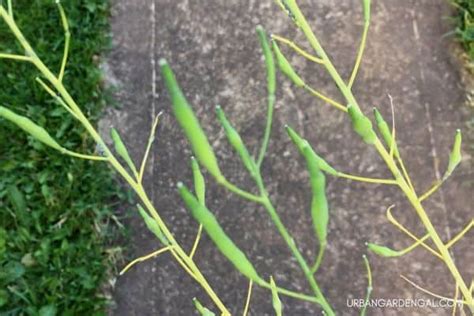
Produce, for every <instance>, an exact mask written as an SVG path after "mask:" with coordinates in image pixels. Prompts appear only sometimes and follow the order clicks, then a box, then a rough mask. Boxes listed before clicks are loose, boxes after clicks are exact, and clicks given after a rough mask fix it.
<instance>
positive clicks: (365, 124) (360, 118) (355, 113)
mask: <svg viewBox="0 0 474 316" xmlns="http://www.w3.org/2000/svg"><path fill="white" fill-rule="evenodd" d="M347 111H348V113H349V116H350V118H351V121H352V127H353V128H354V131H355V132H356V133H357V134H359V136H360V137H362V139H363V140H364V142H366V143H367V144H373V143H374V142H375V139H376V138H377V136H376V135H375V132H374V130H373V129H372V122H371V121H370V120H369V118H368V117H366V116H365V115H364V114H363V113H362V112H360V110H358V109H357V108H355V107H354V106H352V105H349V106H348V107H347Z"/></svg>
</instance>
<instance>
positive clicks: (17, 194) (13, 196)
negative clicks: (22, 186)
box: [8, 185, 26, 214]
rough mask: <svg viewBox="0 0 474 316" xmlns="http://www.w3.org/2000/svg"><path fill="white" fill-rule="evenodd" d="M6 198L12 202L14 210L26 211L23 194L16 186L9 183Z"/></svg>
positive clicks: (21, 212)
mask: <svg viewBox="0 0 474 316" xmlns="http://www.w3.org/2000/svg"><path fill="white" fill-rule="evenodd" d="M8 198H9V199H10V202H11V203H12V205H13V207H14V208H15V211H16V212H18V213H20V214H23V213H25V212H26V201H25V196H24V195H23V193H21V191H20V190H19V189H18V187H17V186H15V185H10V186H9V187H8Z"/></svg>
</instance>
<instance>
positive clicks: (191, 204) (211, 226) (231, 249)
mask: <svg viewBox="0 0 474 316" xmlns="http://www.w3.org/2000/svg"><path fill="white" fill-rule="evenodd" d="M178 190H179V193H180V194H181V198H182V199H183V201H184V203H185V204H186V206H187V208H188V209H189V210H190V211H191V214H192V215H193V217H194V218H195V219H196V220H197V221H198V222H199V223H200V224H201V225H202V227H203V228H204V230H205V231H206V233H207V234H208V235H209V237H210V238H211V239H212V241H213V242H214V244H215V245H216V246H217V248H218V249H219V250H220V252H221V253H222V254H223V255H224V256H225V257H226V258H227V259H228V260H229V261H230V262H231V263H232V264H233V265H234V266H235V267H236V268H237V270H238V271H240V273H242V274H243V275H244V276H246V277H247V278H249V279H251V280H253V281H254V282H257V283H258V284H260V283H261V282H262V279H261V278H260V277H259V276H258V274H257V271H255V268H254V267H253V265H252V263H250V261H249V260H248V259H247V257H246V256H245V254H244V253H243V252H242V251H241V250H240V249H239V248H238V247H237V246H236V245H235V244H234V242H233V241H232V240H231V239H230V238H229V237H228V236H227V234H226V233H225V232H224V230H223V229H222V227H221V226H220V225H219V223H218V222H217V219H216V218H215V216H214V215H213V214H212V213H211V212H210V211H209V210H208V209H207V208H206V207H205V206H204V205H202V204H201V203H199V202H198V201H197V199H196V198H195V197H194V196H193V195H192V194H191V192H189V190H188V189H187V188H186V187H185V186H184V185H183V184H182V183H178Z"/></svg>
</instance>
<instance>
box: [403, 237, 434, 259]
mask: <svg viewBox="0 0 474 316" xmlns="http://www.w3.org/2000/svg"><path fill="white" fill-rule="evenodd" d="M429 238H430V235H429V234H426V235H425V236H423V237H422V238H420V239H418V238H415V239H416V241H415V242H414V243H413V244H412V245H410V246H408V247H406V248H405V249H403V250H400V251H399V253H400V254H401V255H402V256H403V255H405V254H407V253H409V252H410V251H412V250H413V249H415V248H416V247H418V246H419V245H422V244H423V245H426V244H425V241H426V240H428V239H429Z"/></svg>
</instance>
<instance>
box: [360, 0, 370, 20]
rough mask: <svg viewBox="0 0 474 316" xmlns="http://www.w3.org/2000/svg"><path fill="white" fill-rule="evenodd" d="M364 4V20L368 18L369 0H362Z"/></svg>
mask: <svg viewBox="0 0 474 316" xmlns="http://www.w3.org/2000/svg"><path fill="white" fill-rule="evenodd" d="M362 1H363V4H364V20H365V21H369V20H370V0H362Z"/></svg>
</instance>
